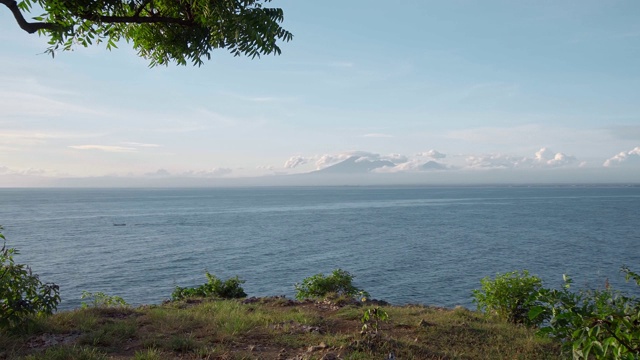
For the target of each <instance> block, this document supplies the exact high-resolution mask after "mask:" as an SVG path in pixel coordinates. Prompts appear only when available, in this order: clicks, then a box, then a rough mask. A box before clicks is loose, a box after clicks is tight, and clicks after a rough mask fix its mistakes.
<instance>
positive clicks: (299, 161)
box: [284, 156, 309, 169]
mask: <svg viewBox="0 0 640 360" xmlns="http://www.w3.org/2000/svg"><path fill="white" fill-rule="evenodd" d="M308 161H309V159H307V158H305V157H303V156H292V157H290V158H289V160H287V161H286V162H285V163H284V168H285V169H293V168H296V167H298V166H300V165H304V164H306V163H307V162H308Z"/></svg>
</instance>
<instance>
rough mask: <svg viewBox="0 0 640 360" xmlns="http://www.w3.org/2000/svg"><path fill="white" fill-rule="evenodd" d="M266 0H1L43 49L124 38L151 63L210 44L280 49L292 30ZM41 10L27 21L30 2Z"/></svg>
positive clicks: (255, 52) (191, 56) (203, 50)
mask: <svg viewBox="0 0 640 360" xmlns="http://www.w3.org/2000/svg"><path fill="white" fill-rule="evenodd" d="M270 1H271V0H177V1H176V0H130V1H123V0H80V1H70V0H22V1H20V2H16V1H15V0H0V3H2V4H4V5H5V6H6V7H7V8H8V9H9V10H10V11H11V12H12V13H13V15H14V18H15V19H16V21H17V22H18V25H19V26H20V27H21V28H22V29H23V30H25V31H27V32H28V33H35V32H37V33H39V34H40V35H44V36H47V37H49V45H50V47H49V48H48V49H47V50H46V52H48V53H50V54H51V55H52V56H53V55H55V52H56V51H58V50H70V49H72V48H73V47H74V46H77V45H82V46H89V45H92V44H94V43H101V42H106V47H107V49H112V48H115V47H117V46H116V43H117V42H118V41H119V40H121V39H124V40H126V41H127V42H128V43H132V45H133V48H134V49H136V50H137V51H138V55H140V56H142V57H144V58H146V59H148V60H149V61H150V66H155V65H167V64H168V63H170V62H175V63H177V64H181V65H186V64H187V62H191V63H193V64H194V65H202V64H203V61H204V60H205V59H210V58H211V52H212V51H213V50H215V49H226V50H228V51H229V52H231V53H232V54H233V55H234V56H240V55H245V56H250V57H252V58H255V57H259V56H260V55H267V54H276V55H277V54H280V53H281V50H280V47H279V45H278V42H279V41H285V42H286V41H290V40H291V39H292V38H293V35H292V34H291V33H290V32H288V31H287V30H285V29H284V28H282V27H281V26H280V23H282V22H283V21H284V13H283V11H282V9H280V8H270V7H266V6H265V4H266V3H269V2H270ZM34 5H35V6H36V7H39V8H42V10H43V11H44V13H43V14H42V15H39V16H34V17H33V19H34V20H36V22H28V21H27V20H26V19H25V13H30V12H31V11H32V9H33V7H34Z"/></svg>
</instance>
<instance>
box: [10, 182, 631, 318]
mask: <svg viewBox="0 0 640 360" xmlns="http://www.w3.org/2000/svg"><path fill="white" fill-rule="evenodd" d="M639 211H640V186H596V185H594V186H531V187H527V186H514V187H509V186H496V187H490V186H484V187H266V188H208V189H202V188H199V189H0V225H2V226H4V228H5V229H4V231H3V233H4V234H5V236H6V237H7V240H8V243H9V244H10V245H11V246H14V247H16V248H18V249H19V250H20V252H21V253H20V254H19V255H18V256H17V257H16V259H17V261H18V262H20V263H26V264H29V265H30V266H31V267H32V269H33V271H34V272H35V273H37V274H39V275H40V278H41V280H43V281H45V282H54V283H56V284H58V285H60V292H61V296H62V303H61V305H60V307H59V309H63V310H64V309H71V308H75V307H78V306H79V305H80V303H81V300H80V296H81V293H82V291H83V290H86V291H89V292H97V291H102V292H105V293H107V294H109V295H118V296H121V297H123V298H124V299H125V300H126V301H127V302H129V303H131V304H134V305H137V304H145V303H160V302H162V301H163V300H165V299H168V298H169V297H170V294H171V292H172V291H173V289H174V287H175V286H182V287H185V286H196V285H200V284H202V283H204V282H205V281H206V279H205V276H204V272H205V271H209V272H211V273H212V274H215V275H217V276H219V277H222V278H227V277H231V276H235V275H238V276H240V277H241V278H242V279H244V280H246V283H245V284H244V289H245V291H246V292H247V294H248V295H249V296H266V295H286V296H287V297H293V296H294V294H295V291H294V287H293V286H294V284H295V283H299V282H301V281H302V279H304V278H305V277H308V276H311V275H313V274H316V273H329V272H331V271H332V270H333V269H336V268H342V269H344V270H347V271H349V272H351V273H352V274H353V275H355V284H356V286H358V287H360V288H363V289H365V290H367V291H368V292H369V293H370V294H371V295H372V297H374V298H376V299H383V300H386V301H389V302H390V303H392V304H397V305H401V304H408V303H419V304H425V305H437V306H446V307H452V306H456V305H462V306H466V307H473V304H472V301H471V291H472V290H473V289H475V288H478V287H479V286H480V282H479V281H480V279H481V278H483V277H485V276H494V275H496V274H497V273H504V272H508V271H513V270H520V269H528V270H529V271H530V272H531V273H532V274H535V275H538V276H540V277H541V278H542V279H543V281H544V284H545V286H548V287H557V286H559V285H560V284H561V282H562V275H563V274H569V275H571V276H572V277H573V279H574V281H575V283H574V284H575V285H574V286H576V287H578V288H602V287H603V286H604V283H605V281H607V279H608V281H609V282H610V283H611V284H612V285H613V286H614V287H616V288H620V289H623V290H625V291H629V292H632V294H633V295H637V294H638V290H637V289H638V287H636V286H635V285H633V286H631V285H630V284H626V283H625V282H624V278H623V276H622V275H621V274H620V273H619V269H620V267H621V266H622V265H627V266H629V267H630V268H631V269H632V270H635V271H640V226H639V224H640V221H639V219H640V217H639Z"/></svg>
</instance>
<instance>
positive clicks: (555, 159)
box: [467, 148, 577, 169]
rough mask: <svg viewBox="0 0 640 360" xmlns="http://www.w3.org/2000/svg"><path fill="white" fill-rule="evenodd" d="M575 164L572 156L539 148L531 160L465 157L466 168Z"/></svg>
mask: <svg viewBox="0 0 640 360" xmlns="http://www.w3.org/2000/svg"><path fill="white" fill-rule="evenodd" d="M576 162H577V159H576V158H575V157H574V156H570V155H566V154H563V153H555V152H553V151H551V150H550V149H548V148H541V149H540V150H538V151H537V152H536V153H535V154H534V157H532V158H529V157H519V156H510V155H502V154H488V155H472V156H468V157H467V166H468V167H470V168H489V169H512V168H539V167H560V166H567V165H572V164H575V163H576Z"/></svg>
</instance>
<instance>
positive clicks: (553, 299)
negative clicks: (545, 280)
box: [529, 267, 640, 359]
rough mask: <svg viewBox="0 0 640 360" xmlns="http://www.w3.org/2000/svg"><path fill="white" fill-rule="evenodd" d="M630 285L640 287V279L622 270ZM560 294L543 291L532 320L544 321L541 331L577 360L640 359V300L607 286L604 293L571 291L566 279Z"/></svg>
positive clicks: (531, 313)
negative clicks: (562, 346) (560, 344)
mask: <svg viewBox="0 0 640 360" xmlns="http://www.w3.org/2000/svg"><path fill="white" fill-rule="evenodd" d="M622 272H623V273H625V275H626V279H627V281H628V280H630V279H633V280H634V281H635V282H636V283H637V284H638V285H640V276H639V275H638V274H636V273H634V272H632V271H631V270H629V269H628V268H627V267H623V268H622ZM564 281H565V284H564V287H563V288H562V289H560V290H556V289H541V290H540V292H539V294H538V296H537V300H538V302H539V305H537V306H535V307H533V308H532V309H531V311H530V312H529V316H530V317H531V318H532V319H536V320H537V321H540V320H544V326H542V327H541V328H540V330H539V333H540V334H542V335H547V336H551V337H553V338H556V339H558V340H560V341H562V342H563V344H564V346H565V350H566V351H567V352H570V353H571V354H572V356H573V358H574V359H589V358H596V359H639V358H640V299H638V298H635V297H628V296H625V295H624V294H622V293H621V292H619V291H616V290H613V289H611V288H610V287H609V286H606V287H605V289H604V290H582V291H577V292H573V291H571V290H570V288H571V284H572V280H571V278H569V277H568V276H564Z"/></svg>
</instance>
